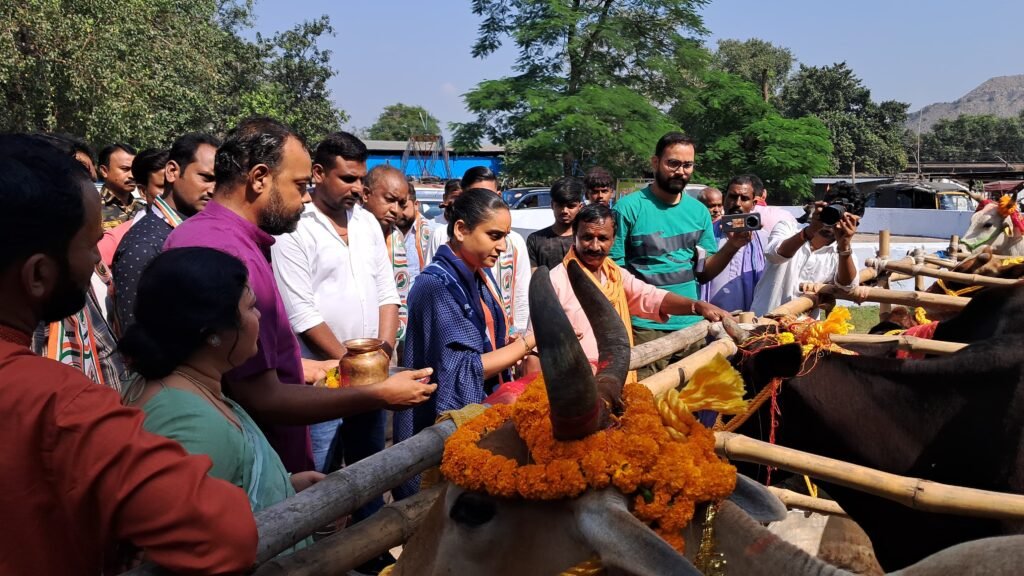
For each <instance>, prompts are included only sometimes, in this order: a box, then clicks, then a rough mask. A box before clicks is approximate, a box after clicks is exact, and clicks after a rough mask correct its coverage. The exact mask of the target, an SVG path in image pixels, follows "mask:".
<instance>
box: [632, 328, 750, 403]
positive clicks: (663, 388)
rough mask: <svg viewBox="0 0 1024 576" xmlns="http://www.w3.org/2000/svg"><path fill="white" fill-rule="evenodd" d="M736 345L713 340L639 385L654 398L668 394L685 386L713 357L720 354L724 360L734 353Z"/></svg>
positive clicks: (722, 340) (721, 340) (729, 341)
mask: <svg viewBox="0 0 1024 576" xmlns="http://www.w3.org/2000/svg"><path fill="white" fill-rule="evenodd" d="M736 350H737V348H736V344H735V343H734V342H733V341H732V340H731V339H728V338H722V339H720V340H715V341H714V342H712V343H711V344H708V345H707V346H705V347H704V348H701V349H700V350H698V351H696V352H694V353H693V354H690V355H689V356H687V357H686V358H683V359H682V360H680V361H679V362H676V363H674V364H669V365H668V366H667V367H666V368H665V369H664V370H662V371H661V372H658V373H657V374H653V375H651V376H648V377H647V378H644V379H643V380H641V381H640V383H641V384H643V385H644V386H647V388H648V389H650V391H651V392H652V393H653V394H654V396H655V397H657V396H660V395H662V394H664V393H665V392H668V391H669V390H671V389H673V388H676V387H678V386H679V385H681V384H685V383H686V381H687V380H689V379H690V377H692V376H693V373H694V372H696V371H697V369H698V368H700V367H701V366H704V365H705V364H707V363H708V362H710V361H711V359H712V358H714V357H715V354H721V355H722V356H725V357H726V358H728V357H730V356H732V355H733V354H735V353H736Z"/></svg>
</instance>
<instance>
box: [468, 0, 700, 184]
mask: <svg viewBox="0 0 1024 576" xmlns="http://www.w3.org/2000/svg"><path fill="white" fill-rule="evenodd" d="M704 4H705V2H704V0H601V1H584V0H474V1H473V2H472V7H473V11H474V13H475V14H477V15H478V16H480V17H481V19H482V20H481V24H480V30H479V35H478V38H477V42H476V43H475V44H474V46H473V55H474V56H476V57H486V56H487V55H489V54H491V53H492V52H494V51H495V50H497V49H498V48H499V47H500V46H501V45H502V43H503V42H505V41H506V40H511V41H512V42H514V43H515V44H516V46H517V48H518V51H519V53H518V58H517V60H516V66H515V70H516V72H517V75H516V76H511V77H507V78H502V79H499V80H489V81H484V82H481V83H480V84H479V85H477V87H476V88H475V89H474V90H472V91H470V92H469V93H468V94H467V95H466V105H467V107H468V108H469V110H470V111H471V112H473V113H475V114H476V115H477V117H476V119H475V120H474V121H471V122H467V123H463V124H456V125H454V126H453V127H454V129H455V139H454V142H453V143H454V144H455V146H456V147H457V148H460V147H461V148H466V147H470V146H473V145H475V144H477V143H479V142H480V141H481V140H482V139H488V140H490V141H491V142H494V143H496V144H503V145H505V146H506V153H507V155H508V157H507V162H506V167H505V169H506V171H507V172H509V173H510V175H511V177H512V180H513V181H515V180H532V181H536V180H540V181H545V180H550V179H553V178H556V177H558V176H561V175H564V174H569V173H573V172H582V171H585V170H586V169H587V168H589V167H590V166H592V165H594V164H601V165H603V166H605V167H608V168H610V169H613V170H619V171H620V172H619V173H623V174H625V173H628V174H635V173H636V172H638V171H642V170H643V169H644V166H646V164H647V159H648V158H649V157H650V155H651V153H652V151H653V148H654V143H655V142H656V141H657V139H658V138H659V137H660V136H661V135H662V134H663V133H664V132H666V131H669V130H672V129H674V124H673V123H672V122H671V121H670V120H669V119H668V117H667V116H666V114H665V113H664V112H663V110H662V109H660V108H659V107H657V106H656V104H665V103H668V102H670V101H671V100H673V99H674V97H675V96H676V94H677V93H678V90H679V88H680V87H682V86H684V85H686V84H687V82H688V81H689V76H688V75H689V72H688V71H689V70H692V69H693V68H694V67H700V66H703V65H704V63H705V62H706V60H707V54H706V52H705V51H703V50H702V49H701V48H700V47H699V43H697V42H696V41H695V40H693V39H691V38H687V37H685V36H684V35H683V34H684V33H691V34H698V35H699V34H703V33H704V32H705V30H704V28H703V21H702V20H701V18H700V16H699V15H698V14H697V12H696V9H697V8H699V7H700V6H702V5H704ZM621 171H626V172H621Z"/></svg>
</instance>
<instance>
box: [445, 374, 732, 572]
mask: <svg viewBox="0 0 1024 576" xmlns="http://www.w3.org/2000/svg"><path fill="white" fill-rule="evenodd" d="M622 403H623V406H624V407H625V409H624V411H623V414H622V415H621V416H620V417H616V418H614V422H613V425H612V426H611V427H610V428H608V429H606V430H601V431H599V432H596V433H594V434H592V435H590V436H588V437H587V438H584V439H582V440H574V441H568V442H562V441H558V440H555V439H554V436H553V435H552V430H551V420H550V418H549V413H548V411H549V406H548V398H547V390H546V389H545V387H544V381H543V378H542V377H540V376H538V377H537V378H536V379H535V380H534V381H533V382H532V383H531V384H530V385H529V386H528V387H527V389H526V391H525V392H523V394H522V395H521V396H520V397H519V400H518V401H517V402H516V403H515V404H514V405H511V406H509V405H498V406H493V407H491V408H490V409H489V410H487V411H486V412H484V413H483V414H482V415H481V416H479V417H477V418H476V419H474V420H473V421H471V422H470V423H468V424H466V425H465V426H463V427H462V428H459V429H458V430H456V432H455V433H454V434H452V435H451V436H450V437H449V438H448V441H447V443H446V444H445V452H444V458H443V459H442V461H441V472H442V473H443V474H444V476H445V477H446V478H447V479H448V480H449V481H450V482H453V483H455V484H457V485H459V486H461V487H463V488H465V489H467V490H477V491H482V492H487V493H488V494H490V495H492V496H499V497H504V498H513V497H522V498H525V499H528V500H556V499H562V498H573V497H576V496H578V495H580V494H581V493H582V492H583V491H584V490H587V489H588V488H593V489H597V490H600V489H603V488H607V487H608V486H615V487H616V488H617V489H619V491H621V492H622V493H623V494H626V495H627V496H632V500H633V514H634V515H635V516H636V517H637V518H639V519H640V520H642V521H644V522H645V523H647V524H648V525H650V526H651V527H652V528H653V529H654V530H655V532H657V533H658V534H659V535H660V536H661V537H662V538H664V539H665V540H666V541H667V542H668V543H669V544H671V545H672V546H673V547H674V548H676V549H677V550H679V551H680V552H682V551H683V545H684V543H683V537H682V534H681V531H682V529H683V528H684V527H685V526H686V525H687V524H688V523H689V522H690V519H691V518H692V517H693V511H694V507H695V505H696V503H698V502H707V501H717V500H721V499H722V498H725V497H726V496H728V495H729V494H731V493H732V491H733V489H734V488H735V486H736V469H735V468H734V467H733V466H731V465H730V464H728V463H726V462H724V461H723V460H721V459H719V458H718V456H717V455H716V454H715V438H714V435H713V434H712V433H711V432H710V431H709V430H708V429H706V428H704V427H703V426H701V425H700V424H698V423H697V422H696V421H695V420H694V419H693V416H692V415H690V414H689V413H684V414H681V415H677V416H678V418H677V421H676V423H675V426H676V429H677V430H679V431H680V432H683V433H684V438H685V439H684V440H675V439H673V438H672V436H670V435H669V433H668V431H667V430H666V429H665V427H664V425H663V424H662V419H661V416H660V415H659V412H658V408H657V406H656V404H655V401H654V397H653V395H652V394H651V392H650V390H648V389H647V388H646V387H644V386H642V385H640V384H626V385H625V387H624V388H623V391H622ZM509 420H511V421H512V422H513V424H514V425H515V427H516V431H517V432H518V434H519V436H520V438H522V439H523V441H524V442H525V443H526V445H527V447H528V448H529V450H530V455H531V458H532V463H530V464H525V465H519V464H518V463H517V462H516V461H514V460H512V459H510V458H507V457H505V456H502V455H499V454H494V453H492V452H490V451H489V450H486V449H483V448H480V447H479V442H480V440H481V439H482V438H483V437H484V436H486V435H487V434H489V433H491V432H493V431H494V430H496V429H497V428H499V427H500V426H502V425H503V424H504V423H505V422H508V421H509Z"/></svg>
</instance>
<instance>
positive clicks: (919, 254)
mask: <svg viewBox="0 0 1024 576" xmlns="http://www.w3.org/2000/svg"><path fill="white" fill-rule="evenodd" d="M914 266H915V267H917V268H922V269H923V268H924V250H923V249H921V248H914ZM914 290H917V291H918V292H923V291H924V277H923V276H921V275H920V274H915V275H914Z"/></svg>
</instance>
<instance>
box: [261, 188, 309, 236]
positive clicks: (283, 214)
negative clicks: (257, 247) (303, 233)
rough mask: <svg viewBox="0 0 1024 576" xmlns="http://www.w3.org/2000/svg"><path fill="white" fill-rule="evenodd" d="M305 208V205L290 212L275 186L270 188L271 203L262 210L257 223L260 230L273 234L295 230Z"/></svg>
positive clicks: (277, 234) (278, 234)
mask: <svg viewBox="0 0 1024 576" xmlns="http://www.w3.org/2000/svg"><path fill="white" fill-rule="evenodd" d="M304 209H305V207H304V206H300V207H299V209H298V210H296V211H295V212H293V213H289V212H288V211H287V208H286V207H285V205H284V198H282V197H281V194H280V193H279V192H278V191H277V187H276V186H275V187H274V188H272V189H271V190H270V203H269V204H268V205H267V207H266V208H264V209H263V211H262V212H260V215H259V218H258V222H257V225H258V226H259V228H260V230H263V231H264V232H266V233H267V234H270V235H271V236H280V235H281V234H289V233H291V232H295V229H296V228H298V227H299V219H300V218H302V212H303V210H304Z"/></svg>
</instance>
